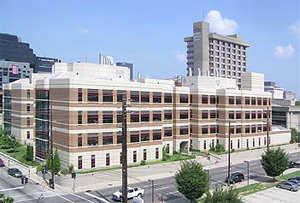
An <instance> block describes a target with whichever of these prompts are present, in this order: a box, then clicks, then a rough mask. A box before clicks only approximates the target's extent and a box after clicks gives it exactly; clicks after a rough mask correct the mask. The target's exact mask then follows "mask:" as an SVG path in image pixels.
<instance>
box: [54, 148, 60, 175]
mask: <svg viewBox="0 0 300 203" xmlns="http://www.w3.org/2000/svg"><path fill="white" fill-rule="evenodd" d="M60 165H61V163H60V158H59V154H58V151H57V149H55V153H54V158H53V167H54V172H55V173H58V172H59V171H60Z"/></svg>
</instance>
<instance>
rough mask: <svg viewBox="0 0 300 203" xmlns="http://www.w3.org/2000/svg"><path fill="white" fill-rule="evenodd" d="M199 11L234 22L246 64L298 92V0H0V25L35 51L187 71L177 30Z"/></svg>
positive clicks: (148, 71) (148, 72) (147, 71)
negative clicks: (242, 42)
mask: <svg viewBox="0 0 300 203" xmlns="http://www.w3.org/2000/svg"><path fill="white" fill-rule="evenodd" d="M203 11H204V18H205V19H207V15H208V14H209V13H210V11H215V12H217V13H219V14H220V15H221V19H219V21H216V22H215V23H216V24H215V25H214V27H215V29H217V31H220V32H222V31H224V29H223V30H222V29H219V30H218V28H220V26H221V28H222V25H220V24H218V23H223V24H224V22H234V25H233V26H232V24H230V23H229V32H234V33H238V34H241V35H242V38H243V40H245V41H247V42H249V43H250V48H249V49H248V65H249V66H248V71H251V72H261V73H264V74H265V78H266V80H272V81H275V82H276V83H277V85H278V86H281V87H283V88H285V89H287V90H292V91H294V92H296V93H297V97H298V98H299V97H300V96H299V95H300V82H299V81H300V80H299V74H300V73H299V69H300V64H299V43H300V37H299V35H300V33H299V13H300V5H299V0H242V1H241V0H223V1H220V0H207V1H206V0H197V1H193V0H181V1H179V0H164V1H162V0H152V1H150V0H144V1H141V0H131V1H130V0H119V1H117V0H110V1H109V0H103V1H101V0H98V1H96V0H72V1H71V0H64V1H61V0H53V1H46V0H44V1H42V0H39V1H33V0H26V1H22V0H19V1H16V0H1V1H0V32H1V33H10V34H15V35H18V36H20V37H21V38H22V41H24V42H28V43H30V45H31V48H33V49H34V52H35V54H37V55H39V56H49V57H57V58H59V59H61V60H62V61H64V62H76V61H84V59H85V56H87V60H88V62H95V63H96V62H98V54H99V53H103V54H105V55H111V56H113V58H114V60H115V61H127V62H131V63H133V64H134V71H135V73H134V76H135V77H136V74H137V72H141V73H142V75H143V76H148V77H151V78H168V77H172V76H174V75H175V74H181V75H185V74H186V64H185V61H184V60H183V59H184V55H185V52H186V48H185V43H184V41H183V38H184V37H186V36H190V35H192V24H193V22H195V21H201V20H203ZM225 19H227V20H225ZM225 25H228V24H226V23H225ZM230 25H231V27H230ZM227 28H228V27H227ZM227 28H226V29H227ZM227 31H228V30H227Z"/></svg>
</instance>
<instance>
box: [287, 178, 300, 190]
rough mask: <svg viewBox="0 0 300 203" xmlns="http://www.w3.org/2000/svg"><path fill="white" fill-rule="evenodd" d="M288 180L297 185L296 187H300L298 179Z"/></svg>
mask: <svg viewBox="0 0 300 203" xmlns="http://www.w3.org/2000/svg"><path fill="white" fill-rule="evenodd" d="M288 182H290V183H293V184H295V185H297V187H298V188H299V187H300V181H298V180H295V179H293V180H288Z"/></svg>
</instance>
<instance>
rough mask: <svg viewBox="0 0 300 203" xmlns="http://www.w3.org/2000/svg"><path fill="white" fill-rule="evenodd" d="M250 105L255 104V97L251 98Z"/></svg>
mask: <svg viewBox="0 0 300 203" xmlns="http://www.w3.org/2000/svg"><path fill="white" fill-rule="evenodd" d="M251 105H256V98H255V97H252V98H251Z"/></svg>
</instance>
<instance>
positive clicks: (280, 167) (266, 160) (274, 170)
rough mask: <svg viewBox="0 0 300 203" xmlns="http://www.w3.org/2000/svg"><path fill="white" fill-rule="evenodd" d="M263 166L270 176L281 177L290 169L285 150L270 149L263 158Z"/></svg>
mask: <svg viewBox="0 0 300 203" xmlns="http://www.w3.org/2000/svg"><path fill="white" fill-rule="evenodd" d="M260 162H261V165H262V167H263V169H264V170H265V172H266V173H267V175H268V176H271V177H273V178H274V180H275V177H276V176H279V175H280V174H282V173H283V171H285V170H286V169H287V168H288V165H289V157H288V154H287V153H286V152H285V151H284V150H283V149H280V148H278V149H276V150H275V149H270V150H269V151H266V152H265V154H263V155H262V156H261V161H260Z"/></svg>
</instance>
